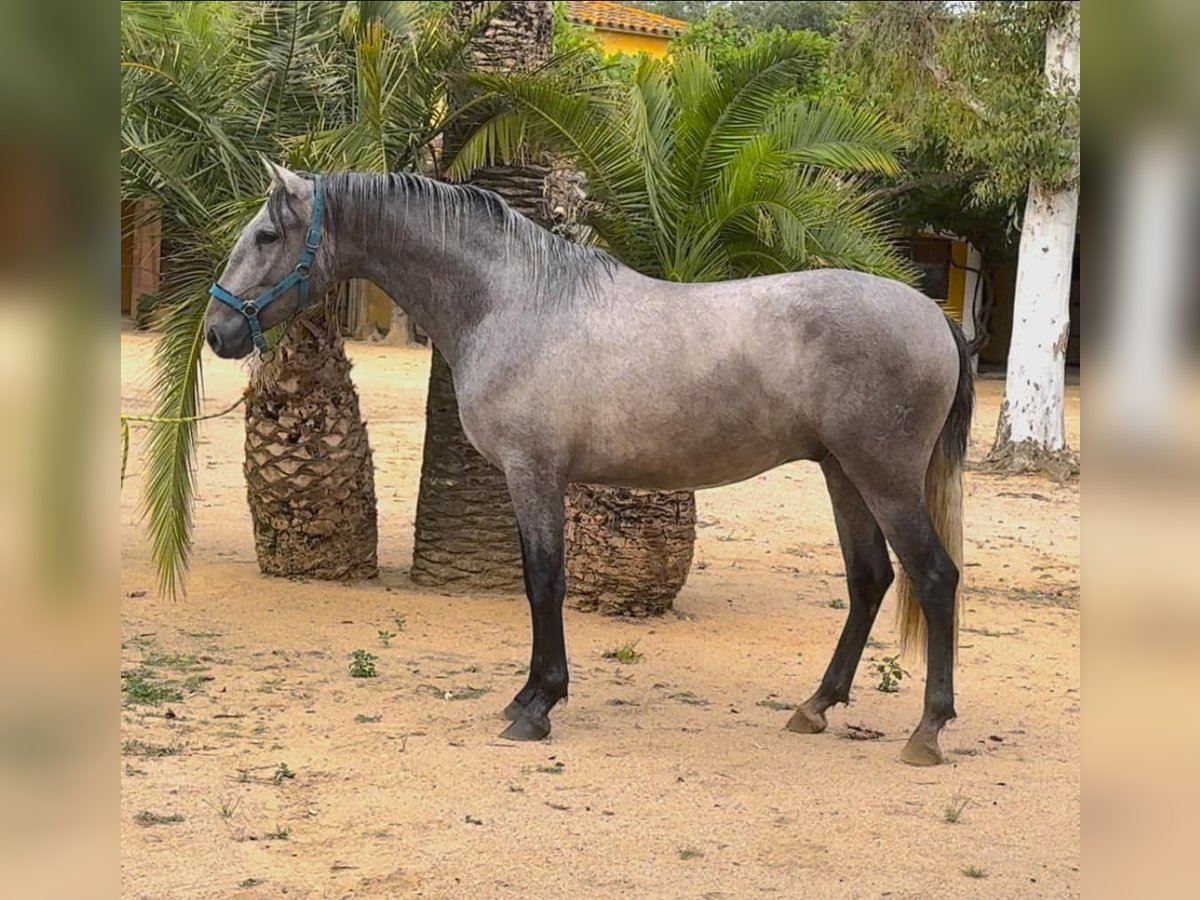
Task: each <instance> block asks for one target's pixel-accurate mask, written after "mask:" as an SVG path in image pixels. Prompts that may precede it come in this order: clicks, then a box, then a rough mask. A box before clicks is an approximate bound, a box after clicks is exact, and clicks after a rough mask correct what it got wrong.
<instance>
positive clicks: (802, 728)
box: [787, 700, 829, 734]
mask: <svg viewBox="0 0 1200 900" xmlns="http://www.w3.org/2000/svg"><path fill="white" fill-rule="evenodd" d="M809 703H810V701H807V700H806V701H805V702H804V703H801V704H800V706H799V708H798V709H797V710H796V711H795V712H794V713H792V717H791V718H790V719H788V723H787V730H788V731H794V732H795V733H796V734H820V733H821V732H822V731H824V730H825V727H826V726H827V725H828V724H829V723H828V722H827V721H826V720H825V713H823V712H817V711H816V710H815V709H812V708H811V707H810V705H809Z"/></svg>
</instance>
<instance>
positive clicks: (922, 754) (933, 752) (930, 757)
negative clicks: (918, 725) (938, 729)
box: [900, 729, 946, 766]
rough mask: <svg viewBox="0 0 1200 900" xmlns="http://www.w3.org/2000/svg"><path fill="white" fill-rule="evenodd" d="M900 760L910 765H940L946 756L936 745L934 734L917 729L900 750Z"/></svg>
mask: <svg viewBox="0 0 1200 900" xmlns="http://www.w3.org/2000/svg"><path fill="white" fill-rule="evenodd" d="M900 761H901V762H905V763H908V764H909V765H910V766H940V765H941V764H942V763H944V762H945V761H946V757H945V756H943V755H942V751H941V748H940V747H938V741H937V736H936V735H934V736H933V737H930V736H929V735H928V734H926V733H924V732H922V731H921V730H920V729H917V730H916V731H914V732H913V736H912V737H910V738H909V739H908V743H907V744H905V745H904V749H903V750H901V751H900Z"/></svg>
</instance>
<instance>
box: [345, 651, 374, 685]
mask: <svg viewBox="0 0 1200 900" xmlns="http://www.w3.org/2000/svg"><path fill="white" fill-rule="evenodd" d="M378 658H379V657H377V656H376V655H375V654H374V653H368V652H367V651H366V650H355V651H354V652H353V653H351V654H350V677H351V678H374V677H375V676H376V675H378V674H379V673H378V672H376V671H375V660H377V659H378Z"/></svg>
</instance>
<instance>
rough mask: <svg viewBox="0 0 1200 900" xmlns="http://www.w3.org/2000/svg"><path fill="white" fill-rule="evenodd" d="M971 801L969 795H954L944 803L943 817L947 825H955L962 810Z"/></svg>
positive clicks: (960, 816)
mask: <svg viewBox="0 0 1200 900" xmlns="http://www.w3.org/2000/svg"><path fill="white" fill-rule="evenodd" d="M970 803H971V798H970V797H954V798H953V799H952V800H951V801H950V802H949V803H947V804H946V809H945V811H944V814H943V819H944V821H945V822H946V824H947V825H955V824H957V823H958V820H959V819H961V818H962V814H963V810H965V809H966V808H967V806H969V805H970Z"/></svg>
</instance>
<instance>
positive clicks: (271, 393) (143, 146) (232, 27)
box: [121, 0, 467, 592]
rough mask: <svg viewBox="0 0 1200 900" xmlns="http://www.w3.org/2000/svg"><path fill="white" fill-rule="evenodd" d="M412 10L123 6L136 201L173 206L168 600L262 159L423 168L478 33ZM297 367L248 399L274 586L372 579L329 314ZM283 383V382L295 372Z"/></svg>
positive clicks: (156, 539)
mask: <svg viewBox="0 0 1200 900" xmlns="http://www.w3.org/2000/svg"><path fill="white" fill-rule="evenodd" d="M447 24H448V23H447V21H446V17H445V12H444V9H443V8H442V7H441V6H440V5H437V4H417V3H378V2H365V0H364V2H357V3H316V2H300V3H280V2H268V3H256V4H218V3H155V4H145V3H123V4H122V59H121V70H122V81H121V91H122V127H121V137H122V146H121V163H122V164H121V173H122V197H123V199H137V198H142V197H153V198H156V199H158V200H160V201H161V209H162V217H163V218H162V227H163V246H164V260H163V270H162V275H163V285H162V287H163V289H162V292H161V293H162V302H163V305H164V307H165V309H166V312H165V313H164V316H163V318H162V327H163V329H164V333H163V336H162V339H161V341H160V342H159V345H158V348H157V351H156V356H155V362H156V376H155V381H154V384H153V388H154V393H155V394H156V397H157V401H156V404H155V412H156V415H157V416H158V417H159V419H160V421H158V422H156V423H155V424H153V425H152V426H151V431H150V440H149V452H148V454H147V460H148V472H147V477H146V494H145V501H144V506H145V511H146V515H147V523H148V528H149V532H150V537H151V543H152V552H153V556H154V559H155V562H156V564H157V567H158V569H159V574H160V580H161V583H162V587H163V589H164V590H165V591H168V592H173V591H175V590H176V589H177V588H178V587H180V586H181V584H182V577H183V573H184V571H185V570H186V566H187V563H188V559H189V555H190V549H191V522H192V498H193V494H194V488H195V482H194V477H195V475H194V466H193V463H194V453H195V449H194V448H195V438H196V424H195V422H194V421H191V417H193V416H194V415H195V414H196V413H197V412H198V411H199V407H200V393H201V370H200V352H201V349H202V346H203V341H202V323H203V313H204V308H205V301H206V299H207V298H206V290H207V286H208V285H209V284H210V283H211V282H212V281H213V280H214V279H215V278H216V275H217V274H218V272H219V267H220V264H221V261H222V260H223V258H224V256H225V253H226V252H227V249H228V247H229V246H230V244H231V243H232V239H233V237H234V236H235V235H236V233H237V230H238V229H240V227H241V226H242V225H243V224H244V223H245V221H246V220H247V218H248V217H249V215H250V212H251V210H252V209H253V207H255V206H257V204H258V203H259V202H261V201H260V200H259V199H250V200H247V199H246V198H254V197H255V195H256V194H258V193H259V192H260V191H261V190H262V187H263V175H262V166H261V163H260V161H259V158H258V157H259V156H260V155H262V154H265V155H266V156H268V157H271V158H275V159H283V160H285V161H287V162H288V163H289V164H290V165H293V166H298V167H301V168H305V167H308V168H312V169H324V168H347V167H353V168H360V169H361V168H374V169H377V170H391V169H400V168H406V167H411V166H412V165H413V164H414V161H415V160H417V159H418V158H419V157H421V155H422V154H424V153H425V151H426V149H427V148H428V146H429V144H430V142H431V141H432V140H433V138H434V136H435V135H436V134H437V133H438V132H439V131H440V130H441V129H442V127H443V126H444V122H445V118H446V104H445V102H444V98H445V85H446V76H447V75H450V76H451V77H452V76H453V74H454V72H455V71H456V67H457V65H458V60H460V59H461V58H462V48H463V45H464V43H465V40H466V38H467V36H466V35H464V34H461V33H460V32H458V31H455V30H453V29H449V28H447V27H446V26H447ZM278 356H279V357H280V359H282V360H286V361H287V369H286V370H285V369H283V368H280V367H279V366H273V367H265V370H264V371H263V372H261V373H260V374H261V375H262V376H264V377H261V378H257V379H256V380H255V381H254V383H253V384H252V386H251V389H250V391H249V392H248V396H247V404H246V424H247V444H246V450H247V456H246V476H247V485H248V491H249V499H250V508H251V512H252V515H253V518H254V529H255V538H256V541H255V543H256V548H257V551H258V557H259V564H260V567H261V568H262V569H263V571H264V572H270V573H273V574H308V575H313V576H316V577H338V578H342V577H358V576H364V575H369V574H373V573H374V571H375V567H376V563H375V552H376V549H375V548H376V530H375V497H374V487H373V471H372V468H371V458H370V449H369V444H368V441H367V435H366V430H365V427H364V425H363V422H362V418H361V415H360V412H359V409H358V400H357V395H356V393H355V391H354V386H353V383H352V382H351V381H350V378H349V368H350V364H349V361H348V360H347V359H346V356H345V353H344V350H343V348H342V345H341V340H340V337H339V336H338V335H337V333H336V329H335V328H334V327H333V324H332V323H331V321H330V320H329V319H327V318H325V317H324V316H323V315H322V314H320V313H317V314H314V315H310V316H306V317H304V318H302V319H300V320H298V322H297V324H296V325H295V326H293V328H292V329H291V330H290V331H288V333H287V334H286V335H284V336H283V337H282V339H281V342H280V347H279V351H278ZM285 372H286V374H285Z"/></svg>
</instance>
